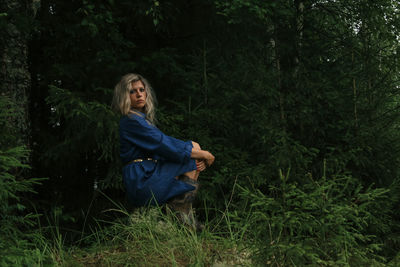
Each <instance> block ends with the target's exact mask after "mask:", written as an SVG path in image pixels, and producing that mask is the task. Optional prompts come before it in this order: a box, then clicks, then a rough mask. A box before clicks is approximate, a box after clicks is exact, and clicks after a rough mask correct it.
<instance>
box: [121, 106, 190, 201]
mask: <svg viewBox="0 0 400 267" xmlns="http://www.w3.org/2000/svg"><path fill="white" fill-rule="evenodd" d="M119 134H120V142H121V148H120V149H121V150H120V156H121V160H122V163H123V164H124V167H123V168H122V177H123V180H124V184H125V188H126V191H127V195H128V199H129V201H130V202H131V203H132V204H133V205H135V206H144V205H147V204H163V203H165V202H167V201H168V200H169V199H170V198H172V197H174V196H177V195H180V194H183V193H185V192H188V191H191V190H194V189H195V188H194V186H192V185H190V184H187V183H185V182H182V181H179V180H177V179H176V178H175V177H176V176H179V175H181V174H183V173H185V172H189V171H193V170H196V162H195V160H194V159H191V158H190V155H191V152H192V147H193V145H192V142H191V141H186V142H185V141H182V140H179V139H176V138H173V137H171V136H168V135H165V134H164V133H162V132H161V131H160V130H159V129H157V128H156V127H155V126H153V125H151V124H149V123H148V122H147V120H146V117H145V114H143V113H140V112H138V114H129V115H127V116H123V117H122V118H121V120H120V123H119ZM143 158H153V159H156V160H157V162H154V161H149V160H145V161H142V162H132V163H129V162H131V161H132V160H134V159H143Z"/></svg>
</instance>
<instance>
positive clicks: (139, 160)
mask: <svg viewBox="0 0 400 267" xmlns="http://www.w3.org/2000/svg"><path fill="white" fill-rule="evenodd" d="M146 160H149V161H154V162H155V163H157V160H156V159H152V158H143V159H134V160H131V161H129V162H127V163H125V165H128V164H131V163H134V162H143V161H146Z"/></svg>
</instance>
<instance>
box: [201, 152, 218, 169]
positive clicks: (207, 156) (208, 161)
mask: <svg viewBox="0 0 400 267" xmlns="http://www.w3.org/2000/svg"><path fill="white" fill-rule="evenodd" d="M203 151H204V160H205V163H206V165H207V167H209V166H211V165H212V164H213V163H214V160H215V157H214V155H213V154H211V153H210V152H208V151H205V150H203Z"/></svg>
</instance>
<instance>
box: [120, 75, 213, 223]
mask: <svg viewBox="0 0 400 267" xmlns="http://www.w3.org/2000/svg"><path fill="white" fill-rule="evenodd" d="M155 103H156V99H155V96H154V93H153V90H152V88H151V86H150V84H149V82H148V81H147V80H146V79H145V78H143V77H142V76H141V75H139V74H134V73H130V74H126V75H125V76H123V77H122V79H121V80H120V82H119V83H118V84H117V85H116V86H115V89H114V99H113V106H114V108H115V109H116V110H117V111H118V112H119V113H121V115H122V117H121V119H120V124H119V132H120V143H121V148H120V149H121V150H120V156H121V160H122V162H123V164H124V166H123V169H122V173H123V175H122V176H123V180H124V184H125V188H126V191H127V195H128V199H129V200H130V202H131V203H132V204H134V205H135V206H144V205H148V204H158V205H160V204H164V203H168V204H169V205H170V207H171V208H173V209H174V210H176V211H178V212H179V213H178V214H179V215H180V217H181V218H180V219H182V220H183V221H184V222H186V223H189V224H196V225H194V226H195V227H196V228H198V225H197V222H196V221H195V220H194V217H193V216H192V215H193V214H192V209H191V203H192V201H193V199H194V196H195V194H196V192H197V188H198V183H197V179H198V176H199V173H200V172H201V171H203V170H205V169H206V167H207V166H210V165H211V164H213V162H214V159H215V157H214V156H213V155H212V154H211V153H210V152H208V151H205V150H202V149H201V148H200V146H199V144H197V143H196V142H193V141H182V140H179V139H176V138H173V137H171V136H168V135H165V134H164V133H163V132H161V131H160V130H159V129H158V128H157V127H155V126H154V122H155Z"/></svg>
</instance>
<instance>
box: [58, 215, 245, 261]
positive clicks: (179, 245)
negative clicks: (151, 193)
mask: <svg viewBox="0 0 400 267" xmlns="http://www.w3.org/2000/svg"><path fill="white" fill-rule="evenodd" d="M121 212H124V213H125V211H121ZM125 215H126V216H125V217H124V218H123V219H117V220H116V221H114V222H104V221H102V222H99V223H98V226H97V227H95V228H92V234H91V235H90V236H88V237H86V238H85V239H84V240H82V242H84V243H86V244H90V246H88V247H86V248H82V246H80V247H72V248H69V251H68V252H67V253H66V252H64V253H63V255H64V257H63V260H62V261H59V262H58V264H59V265H61V266H210V265H213V264H217V266H218V264H220V266H225V265H229V266H231V265H250V261H249V259H248V256H249V254H248V253H243V251H246V250H243V249H241V248H243V247H244V246H243V245H241V244H240V242H237V241H238V240H232V238H230V237H229V235H228V237H225V236H226V235H225V233H221V232H219V233H218V232H212V231H210V224H207V223H206V229H205V230H204V231H202V232H201V233H196V232H194V231H192V230H190V229H187V228H186V227H184V226H182V225H181V224H180V223H179V222H178V221H177V220H176V218H175V217H174V216H173V215H172V214H170V213H169V214H163V212H162V211H161V209H160V208H142V209H139V210H137V211H135V212H134V213H133V214H125ZM100 225H106V226H100ZM67 255H68V256H67Z"/></svg>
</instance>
